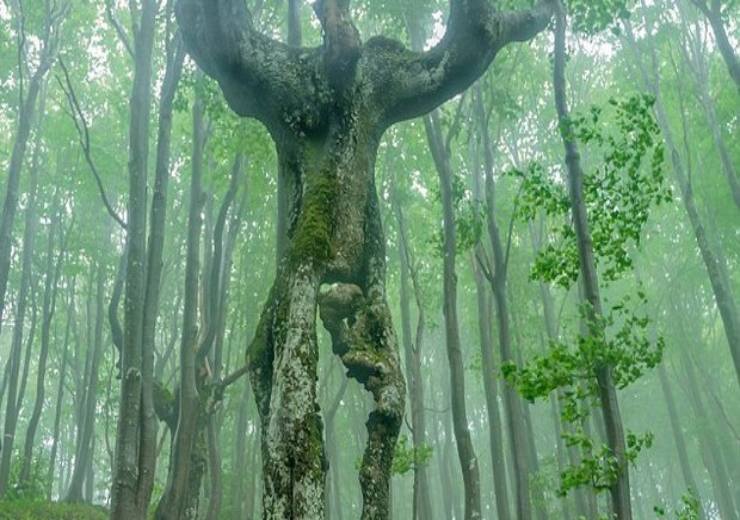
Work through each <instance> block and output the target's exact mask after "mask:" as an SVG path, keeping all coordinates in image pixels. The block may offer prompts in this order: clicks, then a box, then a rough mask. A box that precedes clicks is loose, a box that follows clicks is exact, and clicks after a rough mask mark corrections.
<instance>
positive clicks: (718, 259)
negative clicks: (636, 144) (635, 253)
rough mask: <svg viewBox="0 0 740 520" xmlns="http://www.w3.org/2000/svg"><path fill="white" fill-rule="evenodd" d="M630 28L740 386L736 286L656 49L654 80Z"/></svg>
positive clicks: (739, 318) (629, 36) (652, 54)
mask: <svg viewBox="0 0 740 520" xmlns="http://www.w3.org/2000/svg"><path fill="white" fill-rule="evenodd" d="M626 29H627V30H626V40H627V42H628V44H629V45H630V46H631V48H632V50H633V54H634V55H635V57H636V60H635V61H636V63H637V67H638V71H639V73H640V76H641V78H642V81H643V85H644V86H645V87H646V88H647V89H649V90H650V91H651V92H652V93H653V94H654V95H655V97H656V102H655V113H656V116H657V119H658V124H659V125H660V129H661V132H662V134H663V138H664V139H665V141H666V148H667V150H668V153H669V154H670V156H671V164H672V166H673V173H674V174H675V175H676V181H677V184H678V187H679V189H680V191H681V195H682V197H681V200H682V201H683V204H684V208H685V209H686V213H687V215H688V217H689V223H690V225H691V229H692V231H693V233H694V238H695V239H696V243H697V245H698V246H699V252H700V253H701V257H702V260H703V261H704V266H705V267H706V269H707V274H708V275H709V281H710V283H711V285H712V291H713V293H714V300H715V302H716V303H717V308H718V309H719V313H720V317H721V318H722V325H723V327H724V331H725V336H726V337H727V343H728V346H729V348H730V355H731V356H732V361H733V363H734V367H735V376H736V377H737V380H738V384H740V314H739V313H738V308H737V303H736V301H737V300H736V298H735V296H734V294H733V292H732V287H731V286H730V284H729V281H728V280H727V277H726V276H725V274H724V273H725V272H726V267H725V266H724V265H723V264H724V263H725V260H724V257H723V255H722V254H721V249H720V248H719V247H717V246H716V245H713V244H712V243H711V242H710V240H709V237H708V236H707V231H706V228H705V226H704V223H703V222H702V219H701V217H700V215H699V211H698V209H697V207H696V201H695V199H694V190H693V186H692V183H691V170H690V168H691V164H689V163H686V164H684V162H683V161H682V160H681V155H680V153H679V151H678V148H677V145H676V141H675V139H674V136H673V131H672V130H671V127H670V125H669V123H668V117H667V114H666V111H665V107H664V106H663V101H662V96H661V92H660V86H659V84H658V81H657V79H656V78H657V77H658V76H657V72H658V70H657V67H658V64H657V57H656V56H655V52H654V49H653V48H652V46H650V47H649V49H648V51H649V54H648V55H649V56H650V57H651V60H652V64H653V69H652V72H653V78H652V79H651V77H650V76H649V74H648V71H647V70H646V69H645V66H644V64H643V62H642V59H641V57H642V54H641V52H640V49H639V47H638V44H637V42H636V41H635V39H634V35H633V34H632V30H631V26H630V25H629V24H626ZM682 111H683V108H682ZM682 118H683V116H682ZM682 123H683V124H684V125H685V121H683V119H682ZM687 169H688V172H687Z"/></svg>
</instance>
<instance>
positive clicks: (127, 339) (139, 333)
mask: <svg viewBox="0 0 740 520" xmlns="http://www.w3.org/2000/svg"><path fill="white" fill-rule="evenodd" d="M157 10H158V4H157V2H156V1H155V0H142V2H141V9H140V10H139V11H140V13H139V16H138V20H137V21H136V22H137V23H135V26H136V27H135V34H134V76H133V86H132V91H131V100H130V106H129V108H130V126H129V163H128V164H129V200H128V216H127V219H126V225H127V229H126V232H127V236H126V252H127V254H126V290H125V305H124V331H123V348H122V353H121V354H122V355H121V400H120V406H119V413H118V428H117V433H116V463H115V468H114V475H113V487H112V490H111V519H112V520H138V519H143V518H145V516H146V512H147V508H148V506H149V500H150V497H151V493H152V486H153V484H154V465H155V464H156V457H154V453H155V452H156V441H157V439H156V416H155V413H154V406H153V398H152V392H153V367H150V365H151V364H152V363H153V353H151V352H146V351H145V350H144V347H143V341H142V339H143V330H144V298H145V284H146V271H145V266H146V207H147V195H146V191H147V163H148V154H149V115H150V112H151V82H152V50H153V46H154V35H155V28H156V14H157ZM132 15H133V16H134V17H136V13H132ZM150 368H151V370H150Z"/></svg>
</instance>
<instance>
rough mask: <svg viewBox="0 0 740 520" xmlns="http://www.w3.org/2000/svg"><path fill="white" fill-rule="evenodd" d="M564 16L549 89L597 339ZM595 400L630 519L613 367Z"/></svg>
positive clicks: (602, 377)
mask: <svg viewBox="0 0 740 520" xmlns="http://www.w3.org/2000/svg"><path fill="white" fill-rule="evenodd" d="M565 31H566V17H565V12H564V9H563V6H562V4H561V3H560V1H558V9H557V12H556V15H555V58H554V73H553V89H554V93H555V104H556V106H557V113H558V120H559V123H560V128H561V135H562V138H563V145H564V148H565V163H566V167H567V170H568V192H569V194H570V200H571V211H572V214H573V223H574V227H575V233H576V242H577V245H578V257H579V262H580V270H581V278H582V280H583V288H584V293H585V299H586V302H587V303H588V305H587V310H588V315H587V318H588V323H589V329H590V330H589V331H588V333H589V334H590V335H593V336H595V337H597V338H600V337H601V336H602V335H603V331H600V330H599V329H598V325H596V323H597V320H598V318H600V317H601V315H602V310H601V296H600V294H599V281H598V275H597V272H596V262H595V259H594V251H593V244H592V242H591V234H590V230H589V225H588V215H587V213H586V205H585V203H584V200H583V177H584V175H583V170H582V169H581V163H580V154H579V152H578V146H577V143H576V142H575V140H574V139H573V137H572V136H571V132H570V131H569V128H570V125H571V123H570V115H569V110H568V105H567V100H566V81H565V63H566V42H565ZM595 376H596V380H597V382H598V393H599V400H600V402H601V408H602V410H603V414H604V425H605V428H606V437H607V439H606V440H607V445H608V447H609V450H610V451H611V455H612V456H613V457H614V458H615V461H616V464H617V475H616V476H615V480H614V482H613V483H612V485H611V487H610V494H611V504H612V507H613V511H614V514H615V515H616V516H617V519H618V520H631V519H632V507H631V503H630V485H629V465H628V462H627V459H626V449H627V447H626V442H625V438H624V429H623V426H622V417H621V412H620V410H619V401H618V400H617V391H616V387H615V385H614V378H613V368H612V367H611V366H609V365H603V366H600V367H597V368H596V374H595Z"/></svg>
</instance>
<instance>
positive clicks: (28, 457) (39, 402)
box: [18, 195, 64, 486]
mask: <svg viewBox="0 0 740 520" xmlns="http://www.w3.org/2000/svg"><path fill="white" fill-rule="evenodd" d="M57 209H58V203H57V195H55V196H54V203H53V204H52V219H53V220H52V222H51V223H50V224H49V239H48V245H47V249H46V275H45V280H44V301H43V305H42V320H41V352H40V353H39V361H38V366H37V367H36V400H35V402H34V405H33V411H32V413H31V418H30V419H29V421H28V427H27V429H26V440H25V443H24V447H23V465H22V466H21V472H20V476H19V478H18V480H19V484H20V485H21V486H24V485H26V484H27V483H28V481H29V479H30V477H31V464H32V461H33V448H34V440H35V437H36V429H37V428H38V424H39V420H40V419H41V412H42V410H43V406H44V396H45V380H46V362H47V359H48V357H49V343H50V335H51V320H52V318H53V317H54V311H55V308H56V297H57V283H58V281H59V276H60V270H61V267H62V257H63V255H64V251H63V247H60V250H59V253H58V257H57V260H56V263H55V262H54V241H55V236H56V230H57V225H58V224H57V222H56V219H57V218H59V216H60V215H59V214H58V213H57Z"/></svg>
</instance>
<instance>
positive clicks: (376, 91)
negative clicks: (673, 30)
mask: <svg viewBox="0 0 740 520" xmlns="http://www.w3.org/2000/svg"><path fill="white" fill-rule="evenodd" d="M349 4H350V2H349V1H347V0H325V1H320V2H315V3H314V4H313V8H314V11H315V13H316V15H317V18H318V20H319V23H320V24H321V26H322V29H323V31H322V33H323V39H324V45H323V46H322V47H320V48H315V49H311V50H307V51H306V52H304V51H301V52H289V49H290V48H289V47H287V46H285V45H284V44H282V43H279V42H276V41H274V40H272V39H270V38H269V37H266V36H264V35H261V34H259V33H258V32H257V31H256V29H255V27H254V23H253V18H252V16H251V13H250V12H249V10H248V8H247V7H246V5H245V4H244V3H243V2H241V1H239V0H224V1H223V2H219V5H218V6H215V8H214V6H213V5H211V3H209V2H205V1H203V0H180V1H179V2H178V11H177V14H178V22H179V23H180V26H181V28H182V29H183V37H184V39H185V42H186V44H187V47H188V50H189V52H190V53H191V55H193V57H194V58H195V59H196V61H197V62H198V64H199V65H200V66H201V67H202V68H203V69H204V71H205V72H206V73H207V74H209V75H210V76H212V77H214V78H215V79H217V80H218V81H219V84H220V86H221V88H222V90H223V92H224V94H225V96H226V99H227V101H228V102H229V104H230V106H231V107H232V108H233V109H234V110H235V111H236V112H237V113H238V114H240V115H241V116H244V117H254V118H256V119H258V120H260V121H262V122H263V123H264V124H265V125H266V127H267V128H268V130H269V132H270V134H271V136H272V138H273V140H274V141H275V142H276V147H277V152H278V164H279V169H280V172H279V175H280V176H282V177H283V178H282V180H281V181H280V182H284V183H285V184H284V185H283V186H284V187H285V189H284V190H283V194H282V196H281V197H279V199H280V203H281V204H283V205H284V207H283V210H284V211H283V213H284V214H285V215H286V225H285V228H286V232H285V233H284V234H285V236H286V238H285V254H284V255H282V256H281V258H280V262H279V265H278V274H277V279H276V281H275V284H274V285H273V288H272V291H271V294H270V296H269V300H268V302H267V305H266V306H265V309H264V311H263V313H262V315H261V318H260V323H259V326H258V329H257V333H256V335H255V339H254V341H253V342H252V344H251V346H250V348H249V352H248V355H247V356H248V363H249V367H250V374H251V377H250V380H251V382H252V385H253V388H254V393H255V398H256V400H257V407H258V411H259V414H260V418H261V420H262V441H263V442H262V455H263V457H262V459H263V460H262V462H263V467H264V471H263V478H264V489H265V493H264V515H265V518H267V519H273V518H275V519H284V518H290V519H293V520H297V519H304V518H311V519H320V518H323V516H324V497H323V495H324V480H325V472H326V467H325V461H324V449H323V443H322V440H321V437H322V435H321V429H322V425H321V419H320V415H319V413H318V411H319V409H318V404H317V398H316V371H317V364H318V351H317V341H316V323H315V322H316V316H315V315H316V310H317V304H318V305H319V307H320V308H321V316H322V320H323V323H324V326H325V328H327V329H328V330H329V332H330V333H331V335H332V341H333V350H334V352H335V353H336V354H337V355H339V357H340V358H341V360H342V362H343V363H344V365H345V367H346V368H347V370H348V375H349V376H350V377H353V378H355V379H357V380H358V382H360V383H361V384H363V385H364V386H365V388H366V389H367V390H368V391H369V392H370V393H371V394H372V396H373V398H374V400H375V409H374V410H373V411H372V412H371V414H370V416H369V419H368V421H367V423H366V426H367V429H368V441H367V445H366V449H365V454H364V456H363V460H362V464H361V468H360V486H361V489H362V494H363V512H362V518H363V519H375V518H378V519H381V518H387V516H388V514H389V513H390V509H389V508H390V504H389V492H390V487H389V483H390V470H391V465H392V459H393V454H394V449H395V445H396V440H397V438H398V432H399V429H400V426H401V422H402V417H403V410H404V396H405V383H404V380H403V375H402V373H401V369H400V363H399V360H398V352H397V345H396V338H395V333H394V332H393V327H392V324H391V319H390V311H389V309H388V305H387V303H386V296H385V251H384V247H385V244H384V237H383V231H382V225H381V221H380V212H379V208H378V197H377V193H376V189H375V180H374V165H375V158H376V154H377V148H378V141H379V139H380V137H381V136H382V134H383V132H384V131H385V130H386V129H387V128H388V127H389V126H391V125H392V124H394V123H395V122H398V121H401V120H404V119H410V118H413V117H417V116H420V115H423V114H426V113H428V112H430V111H431V110H433V109H434V108H435V107H436V106H438V105H440V104H441V103H442V102H444V101H445V100H447V99H450V98H451V97H454V95H455V94H457V93H459V92H461V91H462V90H464V89H465V88H467V87H468V86H469V85H470V84H471V83H472V82H473V81H474V80H475V79H476V78H477V77H478V76H479V75H480V74H482V73H483V71H484V70H485V68H486V67H487V66H488V65H489V64H490V63H491V61H492V60H493V58H494V57H495V55H496V53H497V51H498V50H500V49H501V48H502V47H503V46H505V45H506V44H508V43H510V42H512V41H523V40H528V39H531V38H532V37H533V36H534V35H535V34H536V33H538V32H539V31H542V30H543V29H544V27H545V26H546V25H547V22H548V20H549V18H550V16H551V9H550V7H549V6H548V5H547V4H540V5H537V6H536V7H534V8H532V9H529V10H526V11H520V12H515V13H509V12H507V13H499V12H498V11H496V10H494V9H493V8H492V7H491V6H489V5H488V3H487V2H485V1H482V0H454V1H453V2H452V16H451V17H450V21H451V23H450V24H449V27H448V31H449V37H447V38H445V39H444V43H443V44H440V46H438V47H437V48H436V49H435V51H434V52H433V53H431V55H429V54H428V53H423V54H420V53H414V52H409V51H408V50H406V49H405V48H404V47H403V45H401V44H400V43H398V42H394V41H392V40H388V39H384V38H374V39H372V40H369V41H368V42H367V43H366V44H365V45H363V43H362V41H361V39H360V34H359V31H358V30H357V28H356V27H355V26H354V24H353V22H352V18H351V12H350V5H349ZM470 34H478V35H480V36H481V37H480V38H471V37H470ZM443 55H448V56H450V57H451V61H450V60H440V56H443ZM235 70H239V73H238V74H234V72H235ZM390 93H392V95H389V94H390ZM452 274H454V273H452ZM329 284H331V285H329ZM324 285H329V286H328V287H327V288H326V290H322V286H324ZM319 296H320V298H319ZM319 299H320V300H321V301H320V302H318V300H319ZM458 343H459V342H458ZM454 348H455V347H454V346H451V353H452V355H453V357H456V356H457V357H458V359H457V362H458V365H459V366H458V368H459V370H458V372H459V373H458V374H457V375H458V376H462V365H461V364H459V361H460V360H459V350H458V351H457V352H455V350H454ZM454 391H455V392H459V391H461V388H459V387H458V388H457V389H456V390H454ZM458 401H459V403H458V404H460V405H463V406H464V398H463V399H462V400H461V399H459V396H458ZM460 401H461V402H460ZM458 411H459V410H458ZM460 419H461V418H460V417H458V421H457V423H458V425H457V426H458V429H461V428H465V429H467V424H465V423H464V421H462V420H460ZM468 444H469V443H468ZM470 460H471V459H470V458H468V460H466V461H465V465H466V467H467V465H468V464H469V463H470ZM472 460H474V459H472ZM473 465H474V464H473ZM470 471H475V472H476V473H477V470H470ZM476 486H477V482H476ZM478 495H479V493H478ZM476 499H477V504H474V503H473V502H476ZM470 502H471V503H473V504H471V509H473V510H475V511H477V512H478V515H479V511H480V505H479V503H480V500H479V497H477V496H471V501H470Z"/></svg>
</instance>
